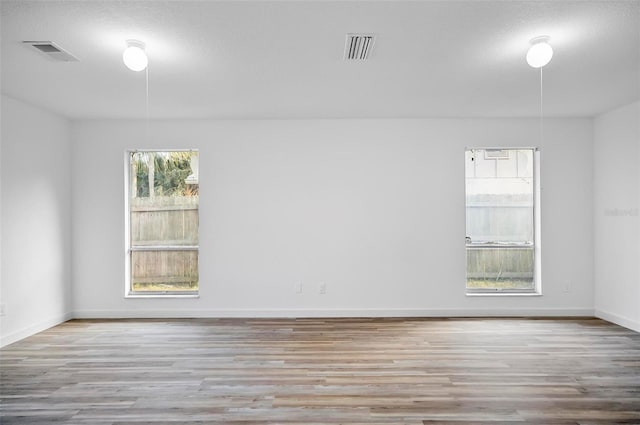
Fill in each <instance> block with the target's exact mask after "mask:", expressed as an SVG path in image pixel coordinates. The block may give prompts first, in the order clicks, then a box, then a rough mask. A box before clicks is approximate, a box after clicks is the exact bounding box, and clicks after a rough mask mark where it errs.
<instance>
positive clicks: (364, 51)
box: [344, 34, 376, 60]
mask: <svg viewBox="0 0 640 425" xmlns="http://www.w3.org/2000/svg"><path fill="white" fill-rule="evenodd" d="M375 41H376V36H375V34H347V40H346V42H345V45H344V59H345V60H367V59H369V56H370V55H371V49H373V43H374V42H375Z"/></svg>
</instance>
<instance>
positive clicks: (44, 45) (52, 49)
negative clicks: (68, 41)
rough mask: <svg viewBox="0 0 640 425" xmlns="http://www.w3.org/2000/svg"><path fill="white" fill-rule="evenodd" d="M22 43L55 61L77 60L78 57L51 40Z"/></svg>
mask: <svg viewBox="0 0 640 425" xmlns="http://www.w3.org/2000/svg"><path fill="white" fill-rule="evenodd" d="M22 43H24V44H26V45H29V46H32V47H34V48H35V49H36V50H37V51H38V52H39V53H42V54H43V55H45V56H46V57H47V58H49V59H50V60H52V61H56V62H77V61H78V58H76V57H75V56H73V55H72V54H71V53H69V52H67V51H65V50H64V49H63V48H61V47H60V46H58V45H56V44H55V43H52V42H51V41H23V42H22Z"/></svg>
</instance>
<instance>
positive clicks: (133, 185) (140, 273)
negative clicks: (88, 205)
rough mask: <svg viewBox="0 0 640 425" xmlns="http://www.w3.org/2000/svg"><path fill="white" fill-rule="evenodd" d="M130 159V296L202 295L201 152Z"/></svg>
mask: <svg viewBox="0 0 640 425" xmlns="http://www.w3.org/2000/svg"><path fill="white" fill-rule="evenodd" d="M126 158H127V159H126V161H127V168H126V170H127V193H128V195H127V202H126V225H127V226H126V228H127V235H126V242H127V257H126V269H127V279H126V281H127V290H126V294H127V295H195V294H197V293H198V220H199V218H198V205H199V195H198V187H199V186H198V152H194V151H134V152H127V155H126Z"/></svg>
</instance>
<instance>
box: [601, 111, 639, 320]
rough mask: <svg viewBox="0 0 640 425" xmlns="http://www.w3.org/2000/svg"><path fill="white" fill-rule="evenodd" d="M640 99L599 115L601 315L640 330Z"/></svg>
mask: <svg viewBox="0 0 640 425" xmlns="http://www.w3.org/2000/svg"><path fill="white" fill-rule="evenodd" d="M639 126H640V102H635V103H633V104H630V105H627V106H625V107H621V108H618V109H615V110H613V111H611V112H608V113H606V114H603V115H601V116H598V117H596V118H595V120H594V212H595V213H594V227H595V233H594V235H595V245H594V247H595V287H596V299H595V308H596V315H597V316H599V317H602V318H604V319H607V320H610V321H612V322H615V323H618V324H620V325H623V326H627V327H629V328H631V329H634V330H636V331H638V332H640V268H639V267H640V225H639V224H638V208H639V207H640V202H639V201H640V129H639Z"/></svg>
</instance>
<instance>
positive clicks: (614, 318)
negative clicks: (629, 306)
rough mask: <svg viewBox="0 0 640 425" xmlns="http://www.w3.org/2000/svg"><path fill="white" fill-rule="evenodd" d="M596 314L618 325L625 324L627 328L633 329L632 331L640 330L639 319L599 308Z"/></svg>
mask: <svg viewBox="0 0 640 425" xmlns="http://www.w3.org/2000/svg"><path fill="white" fill-rule="evenodd" d="M595 315H596V317H597V318H599V319H603V320H606V321H607V322H612V323H615V324H616V325H620V326H624V327H625V328H628V329H631V330H632V331H636V332H640V322H638V321H637V320H633V319H629V318H628V317H623V316H620V315H617V314H613V313H609V312H607V311H602V310H598V309H596V311H595Z"/></svg>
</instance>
